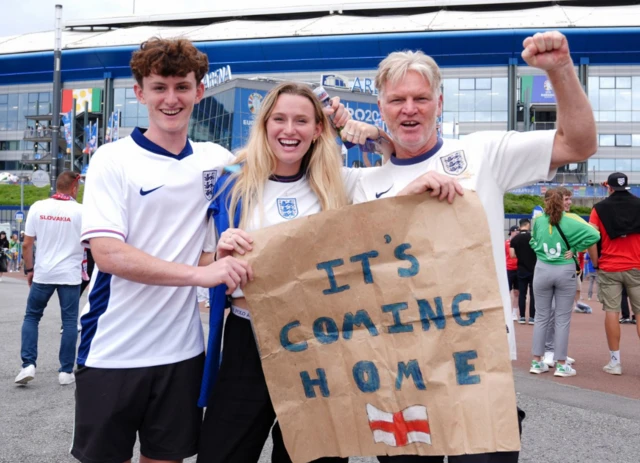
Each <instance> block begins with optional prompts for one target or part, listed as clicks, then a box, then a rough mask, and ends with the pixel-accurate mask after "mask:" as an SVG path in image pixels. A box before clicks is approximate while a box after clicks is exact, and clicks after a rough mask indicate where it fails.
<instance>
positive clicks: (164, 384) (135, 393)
mask: <svg viewBox="0 0 640 463" xmlns="http://www.w3.org/2000/svg"><path fill="white" fill-rule="evenodd" d="M203 366H204V354H200V355H198V356H197V357H194V358H192V359H188V360H184V361H182V362H178V363H172V364H169V365H158V366H154V367H144V368H126V369H111V368H91V367H80V368H78V370H77V371H76V416H75V424H74V432H73V444H72V447H71V454H72V455H73V456H74V457H76V458H77V459H78V460H80V461H81V462H83V463H122V462H124V461H127V460H129V459H130V458H131V457H132V456H133V447H134V445H135V443H136V434H137V433H139V435H140V453H141V454H142V455H144V456H146V457H148V458H151V459H157V460H181V459H183V458H188V457H190V456H193V455H195V454H196V452H197V451H198V438H199V436H200V425H201V423H202V409H200V408H198V405H197V403H198V396H199V395H200V383H201V381H202V371H203Z"/></svg>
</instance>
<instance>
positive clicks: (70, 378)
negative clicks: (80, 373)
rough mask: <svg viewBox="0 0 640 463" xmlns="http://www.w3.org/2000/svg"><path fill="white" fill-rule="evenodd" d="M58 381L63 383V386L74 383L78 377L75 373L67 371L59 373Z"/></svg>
mask: <svg viewBox="0 0 640 463" xmlns="http://www.w3.org/2000/svg"><path fill="white" fill-rule="evenodd" d="M58 382H59V383H60V384H61V385H62V386H66V385H67V384H73V383H75V382H76V377H75V375H74V374H73V373H65V372H61V373H60V374H59V375H58Z"/></svg>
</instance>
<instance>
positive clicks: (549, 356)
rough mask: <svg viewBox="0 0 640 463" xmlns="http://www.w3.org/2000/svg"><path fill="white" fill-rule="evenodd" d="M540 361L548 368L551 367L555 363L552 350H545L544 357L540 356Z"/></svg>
mask: <svg viewBox="0 0 640 463" xmlns="http://www.w3.org/2000/svg"><path fill="white" fill-rule="evenodd" d="M542 363H544V364H545V365H546V366H548V367H549V368H553V367H554V366H555V365H556V363H555V361H554V360H553V352H545V353H544V357H543V358H542Z"/></svg>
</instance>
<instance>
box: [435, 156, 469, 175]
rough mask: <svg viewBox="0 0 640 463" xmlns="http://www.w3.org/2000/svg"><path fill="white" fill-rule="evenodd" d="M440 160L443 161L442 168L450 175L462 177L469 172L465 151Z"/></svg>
mask: <svg viewBox="0 0 640 463" xmlns="http://www.w3.org/2000/svg"><path fill="white" fill-rule="evenodd" d="M440 160H441V161H442V168H443V169H444V171H445V173H447V174H449V175H460V174H461V173H463V172H464V171H465V170H467V158H466V156H465V155H464V151H463V150H460V151H454V152H453V153H451V154H447V155H446V156H443V157H441V158H440Z"/></svg>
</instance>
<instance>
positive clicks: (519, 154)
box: [468, 130, 556, 191]
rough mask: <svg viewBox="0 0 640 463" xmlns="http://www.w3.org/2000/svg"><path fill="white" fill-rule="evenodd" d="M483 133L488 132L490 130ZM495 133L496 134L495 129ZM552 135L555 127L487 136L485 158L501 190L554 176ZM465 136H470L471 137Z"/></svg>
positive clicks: (554, 133) (554, 132)
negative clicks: (486, 157)
mask: <svg viewBox="0 0 640 463" xmlns="http://www.w3.org/2000/svg"><path fill="white" fill-rule="evenodd" d="M480 134H483V133H482V132H479V133H478V135H480ZM484 134H489V135H490V134H491V132H484ZM495 134H496V135H498V133H497V132H496V133H495ZM555 136H556V131H555V130H540V131H532V132H515V131H510V132H506V133H503V134H502V136H493V137H491V136H489V138H487V139H486V141H485V147H486V151H485V153H486V155H487V156H488V159H487V160H488V162H489V164H490V165H491V172H492V174H493V176H494V179H495V180H496V182H497V184H498V185H499V186H500V187H501V189H502V191H508V190H512V189H514V188H519V187H521V186H524V185H528V184H531V183H534V182H538V181H548V180H551V179H552V178H553V177H554V176H555V175H556V169H551V155H552V152H553V142H554V140H555ZM468 138H469V139H471V136H470V137H468Z"/></svg>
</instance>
